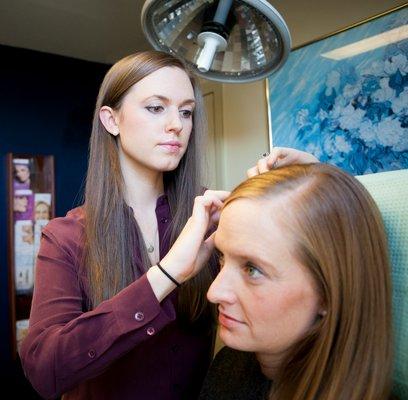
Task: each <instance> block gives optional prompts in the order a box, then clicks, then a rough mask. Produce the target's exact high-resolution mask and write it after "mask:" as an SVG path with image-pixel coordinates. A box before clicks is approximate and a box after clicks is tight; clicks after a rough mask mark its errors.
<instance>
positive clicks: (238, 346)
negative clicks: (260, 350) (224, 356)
mask: <svg viewBox="0 0 408 400" xmlns="http://www.w3.org/2000/svg"><path fill="white" fill-rule="evenodd" d="M219 337H220V339H221V340H222V342H223V343H224V344H225V345H226V346H228V347H230V348H231V349H235V350H241V351H253V349H252V348H251V346H250V345H249V344H248V340H246V339H245V338H242V337H240V336H239V335H237V334H234V333H232V332H230V331H228V330H226V329H225V328H222V327H220V330H219Z"/></svg>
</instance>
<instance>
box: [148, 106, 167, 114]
mask: <svg viewBox="0 0 408 400" xmlns="http://www.w3.org/2000/svg"><path fill="white" fill-rule="evenodd" d="M146 110H148V111H150V112H152V113H153V114H158V113H160V112H162V111H163V110H164V108H163V106H147V107H146Z"/></svg>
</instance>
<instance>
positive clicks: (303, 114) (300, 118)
mask: <svg viewBox="0 0 408 400" xmlns="http://www.w3.org/2000/svg"><path fill="white" fill-rule="evenodd" d="M296 125H297V126H298V127H299V128H303V127H305V126H308V125H310V123H309V110H308V109H307V108H302V109H301V110H299V111H298V112H297V114H296Z"/></svg>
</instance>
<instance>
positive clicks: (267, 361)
mask: <svg viewBox="0 0 408 400" xmlns="http://www.w3.org/2000/svg"><path fill="white" fill-rule="evenodd" d="M256 358H257V360H258V362H259V366H260V367H261V371H262V373H263V374H264V375H265V376H266V377H267V378H268V379H270V380H274V379H275V378H276V376H277V375H278V373H279V369H280V367H281V364H282V360H283V355H281V354H268V353H256Z"/></svg>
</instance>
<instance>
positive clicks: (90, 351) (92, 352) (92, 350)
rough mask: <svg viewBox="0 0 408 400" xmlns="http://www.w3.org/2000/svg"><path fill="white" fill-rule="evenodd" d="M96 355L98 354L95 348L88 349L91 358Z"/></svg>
mask: <svg viewBox="0 0 408 400" xmlns="http://www.w3.org/2000/svg"><path fill="white" fill-rule="evenodd" d="M95 356H96V351H95V350H94V349H91V350H89V351H88V357H89V358H95Z"/></svg>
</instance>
